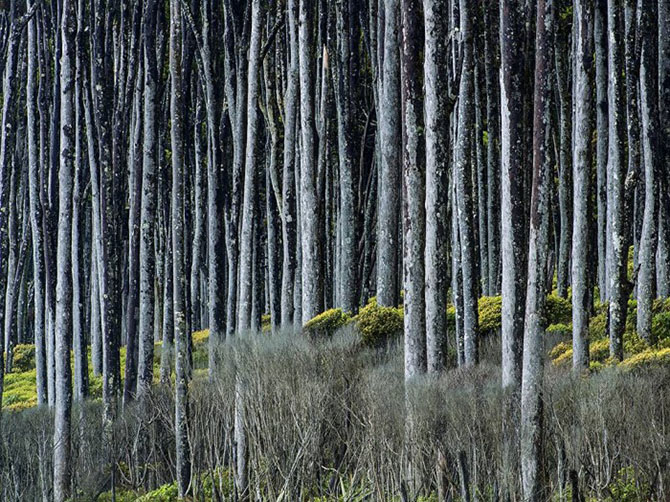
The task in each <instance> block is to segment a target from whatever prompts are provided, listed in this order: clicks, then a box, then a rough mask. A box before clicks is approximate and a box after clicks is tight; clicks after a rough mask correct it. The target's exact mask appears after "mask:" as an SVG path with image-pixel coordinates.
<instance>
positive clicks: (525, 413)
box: [520, 0, 554, 501]
mask: <svg viewBox="0 0 670 502" xmlns="http://www.w3.org/2000/svg"><path fill="white" fill-rule="evenodd" d="M553 10H554V9H553V2H552V0H548V1H547V2H545V0H539V1H538V5H537V28H536V29H537V32H536V39H535V50H536V56H535V98H534V122H533V189H532V196H531V213H530V234H529V236H528V237H529V247H528V289H527V296H526V319H525V333H524V340H523V378H522V384H521V434H520V453H521V478H522V486H523V499H524V500H527V501H536V500H537V501H539V500H545V499H546V494H545V493H544V492H545V488H544V487H545V483H544V480H543V451H542V435H543V430H542V428H543V406H542V394H543V389H542V387H543V376H544V357H545V354H544V353H545V350H544V330H545V327H546V325H545V324H546V321H545V316H544V308H545V304H546V288H545V273H546V267H547V260H546V258H545V257H546V256H547V252H548V249H549V195H550V193H549V190H550V186H551V173H552V164H551V163H552V160H553V159H552V158H551V148H552V146H551V131H550V127H551V84H550V75H551V72H552V68H551V61H552V57H553V56H552V43H551V40H552V38H553V37H552V30H553V29H554V28H553V17H554V12H553Z"/></svg>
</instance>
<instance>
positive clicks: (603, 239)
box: [594, 0, 609, 301]
mask: <svg viewBox="0 0 670 502" xmlns="http://www.w3.org/2000/svg"><path fill="white" fill-rule="evenodd" d="M594 41H595V56H596V129H597V131H598V142H597V146H596V184H597V186H596V202H597V210H598V223H597V232H598V289H599V291H600V300H601V301H605V300H606V299H607V291H608V280H607V152H608V114H609V112H608V108H609V103H608V102H607V80H608V75H607V57H608V56H607V54H608V49H607V0H596V4H595V24H594Z"/></svg>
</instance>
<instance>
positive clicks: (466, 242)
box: [454, 0, 479, 366]
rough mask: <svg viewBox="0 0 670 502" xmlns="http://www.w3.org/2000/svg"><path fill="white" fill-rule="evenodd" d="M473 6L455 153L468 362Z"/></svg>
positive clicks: (466, 23)
mask: <svg viewBox="0 0 670 502" xmlns="http://www.w3.org/2000/svg"><path fill="white" fill-rule="evenodd" d="M472 20H473V14H472V7H471V5H470V4H469V2H467V0H462V1H461V2H460V32H461V35H462V43H461V51H462V60H463V63H462V67H461V81H460V85H459V92H458V137H457V138H456V145H455V153H454V157H455V158H454V162H455V164H454V177H455V179H456V193H457V197H458V230H459V234H460V242H461V246H460V247H461V260H460V263H461V269H462V271H463V343H464V348H465V365H466V366H470V365H473V364H477V362H479V317H478V310H477V299H478V291H479V288H478V278H477V265H476V262H475V260H476V237H475V222H474V209H475V206H474V201H473V188H472V156H471V152H472V146H473V145H472V129H473V127H474V125H475V123H474V106H475V104H474V34H473V25H472Z"/></svg>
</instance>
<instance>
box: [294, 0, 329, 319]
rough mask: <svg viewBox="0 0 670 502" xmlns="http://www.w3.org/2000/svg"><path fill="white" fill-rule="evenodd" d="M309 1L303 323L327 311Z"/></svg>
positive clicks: (303, 99) (302, 45)
mask: <svg viewBox="0 0 670 502" xmlns="http://www.w3.org/2000/svg"><path fill="white" fill-rule="evenodd" d="M310 5H311V4H310V3H309V2H308V1H307V0H300V14H299V22H298V38H299V44H298V45H299V61H300V63H299V67H300V130H301V133H302V136H301V140H302V143H301V152H300V162H301V167H300V197H299V199H300V224H301V232H300V233H301V243H302V246H301V247H302V324H304V323H306V322H307V321H309V320H310V319H312V318H313V317H314V316H316V315H317V314H319V313H320V312H321V311H322V310H323V268H322V263H321V243H320V242H319V236H320V230H319V225H320V224H321V219H320V218H319V215H320V211H319V201H318V199H317V187H316V183H317V176H316V174H317V172H316V167H317V166H316V156H315V146H316V141H317V136H316V127H315V119H314V88H315V86H314V68H313V60H314V54H313V51H314V48H313V33H312V23H313V17H314V11H313V9H312V8H311V7H310Z"/></svg>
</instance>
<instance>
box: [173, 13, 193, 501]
mask: <svg viewBox="0 0 670 502" xmlns="http://www.w3.org/2000/svg"><path fill="white" fill-rule="evenodd" d="M181 19H182V14H181V9H180V1H179V0H170V51H169V54H170V56H169V57H170V124H171V127H170V144H171V150H172V151H171V153H172V155H171V156H172V205H171V213H172V214H171V220H172V254H173V259H172V275H173V281H172V288H173V290H172V291H173V293H172V301H173V304H174V308H173V315H174V340H175V356H176V357H175V443H176V449H177V456H176V467H177V490H178V494H179V498H180V499H182V498H184V497H185V496H186V495H187V492H188V490H189V486H190V483H191V452H190V443H189V439H188V379H189V373H190V371H189V367H188V366H189V362H188V337H189V336H190V335H189V332H188V325H187V322H186V316H187V309H186V301H185V293H186V268H185V259H184V249H185V247H184V232H185V229H184V212H183V211H184V116H183V111H184V96H183V82H182V71H183V68H182V43H183V40H182V36H183V35H182V21H181ZM167 252H169V251H167Z"/></svg>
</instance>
